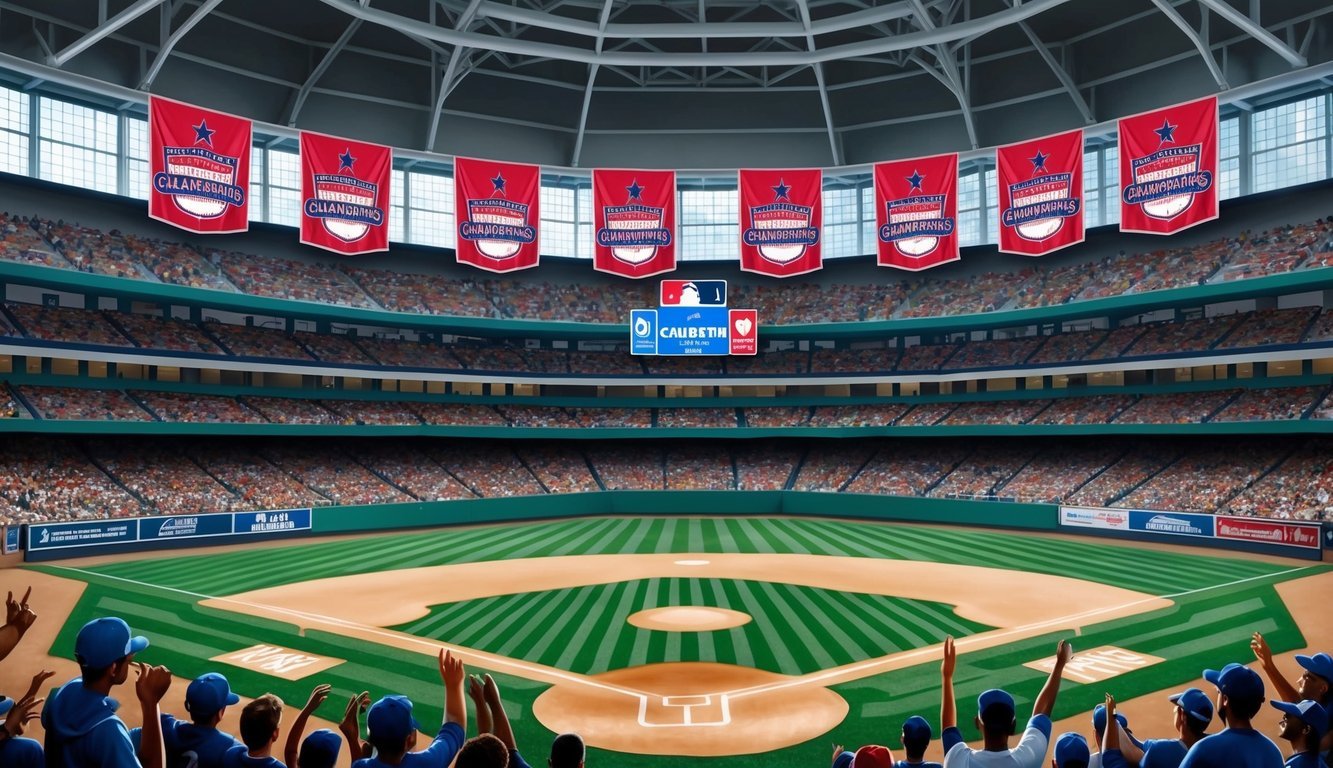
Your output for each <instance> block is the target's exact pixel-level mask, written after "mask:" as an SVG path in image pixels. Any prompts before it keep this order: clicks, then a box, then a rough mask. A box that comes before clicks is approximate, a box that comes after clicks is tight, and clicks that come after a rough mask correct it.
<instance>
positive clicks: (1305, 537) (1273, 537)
mask: <svg viewBox="0 0 1333 768" xmlns="http://www.w3.org/2000/svg"><path fill="white" fill-rule="evenodd" d="M1319 536H1320V526H1319V523H1298V522H1293V521H1290V520H1269V519H1265V518H1255V517H1219V518H1217V538H1219V539H1233V540H1236V541H1260V542H1264V543H1266V544H1285V545H1287V546H1289V547H1304V548H1306V549H1319V546H1320V545H1319Z"/></svg>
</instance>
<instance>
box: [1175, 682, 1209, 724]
mask: <svg viewBox="0 0 1333 768" xmlns="http://www.w3.org/2000/svg"><path fill="white" fill-rule="evenodd" d="M1167 699H1168V700H1169V701H1170V702H1171V703H1172V704H1175V705H1176V706H1177V707H1180V708H1181V709H1183V710H1184V711H1185V714H1187V715H1189V716H1190V717H1192V718H1194V719H1195V720H1198V721H1199V722H1201V723H1203V724H1205V725H1207V724H1208V723H1211V722H1213V702H1212V700H1210V699H1209V698H1208V694H1206V693H1204V692H1203V691H1201V690H1199V689H1198V688H1186V689H1185V690H1183V691H1181V692H1180V693H1175V694H1172V695H1170V696H1168V697H1167Z"/></svg>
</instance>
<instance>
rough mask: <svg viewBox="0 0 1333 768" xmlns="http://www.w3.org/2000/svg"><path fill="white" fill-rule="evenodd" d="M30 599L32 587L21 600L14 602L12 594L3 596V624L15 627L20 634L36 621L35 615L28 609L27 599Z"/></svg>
mask: <svg viewBox="0 0 1333 768" xmlns="http://www.w3.org/2000/svg"><path fill="white" fill-rule="evenodd" d="M30 597H32V587H28V591H26V592H24V593H23V599H22V600H15V599H14V593H13V592H9V593H8V594H7V595H6V596H5V623H6V624H9V625H11V626H14V627H17V628H18V630H19V633H20V634H22V633H23V632H26V631H27V630H28V627H31V626H32V623H33V622H34V621H36V620H37V614H36V613H34V612H33V610H32V609H31V608H29V607H28V598H30Z"/></svg>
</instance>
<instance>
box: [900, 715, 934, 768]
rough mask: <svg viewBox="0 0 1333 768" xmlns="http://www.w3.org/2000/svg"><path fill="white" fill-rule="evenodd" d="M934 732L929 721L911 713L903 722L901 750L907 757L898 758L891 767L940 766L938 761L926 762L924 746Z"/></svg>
mask: <svg viewBox="0 0 1333 768" xmlns="http://www.w3.org/2000/svg"><path fill="white" fill-rule="evenodd" d="M933 735H934V734H933V733H931V731H930V723H928V722H926V718H924V717H922V716H920V715H912V716H911V717H909V718H907V720H906V721H904V722H903V751H904V752H906V753H907V759H905V760H899V761H898V762H897V763H895V764H894V766H893V768H941V766H940V764H939V763H931V762H926V747H928V746H930V739H931V737H932V736H933Z"/></svg>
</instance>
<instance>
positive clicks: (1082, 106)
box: [0, 0, 1333, 168]
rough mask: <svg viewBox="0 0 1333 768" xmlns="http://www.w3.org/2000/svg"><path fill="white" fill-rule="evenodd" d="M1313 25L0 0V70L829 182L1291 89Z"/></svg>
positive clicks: (513, 150)
mask: <svg viewBox="0 0 1333 768" xmlns="http://www.w3.org/2000/svg"><path fill="white" fill-rule="evenodd" d="M1330 14H1333V5H1330V4H1328V3H1327V2H1325V0H1262V1H1261V0H1248V2H1244V3H1241V4H1240V5H1237V4H1236V0H1230V2H1229V0H1115V1H1114V2H1106V1H1105V0H1027V2H1022V1H1021V0H891V1H889V2H884V1H883V0H282V1H281V2H274V0H98V1H97V2H92V1H91V0H0V20H3V22H4V23H3V25H0V52H3V53H5V54H9V55H11V56H13V57H17V59H20V60H23V61H26V62H30V63H33V64H37V65H42V66H45V67H51V68H55V69H58V70H60V71H63V72H74V73H80V74H83V75H87V76H90V77H93V78H96V79H97V80H100V81H104V82H107V83H110V84H113V85H116V86H120V87H127V88H133V89H138V90H142V91H146V92H152V93H160V94H163V95H167V96H171V97H174V98H179V99H183V100H188V101H193V102H196V103H200V104H204V105H207V106H212V107H216V108H222V109H228V110H231V111H234V112H237V113H239V114H244V115H246V116H250V117H253V118H256V119H259V120H262V121H266V122H271V123H276V124H280V125H292V126H296V127H302V128H313V129H318V130H323V131H328V132H334V133H340V134H342V135H347V136H352V137H356V138H363V139H368V140H376V141H382V142H385V143H388V144H392V145H394V146H396V147H402V148H408V149H428V150H434V151H439V152H446V153H450V154H478V155H486V156H491V157H501V158H506V159H514V160H528V161H536V162H542V163H546V164H550V165H569V166H585V167H586V166H591V165H595V164H613V163H618V164H629V163H636V164H638V165H654V166H663V167H672V166H679V167H694V168H699V167H728V166H730V167H734V166H736V165H740V164H746V163H753V164H763V165H776V164H790V165H799V164H808V165H843V164H847V163H862V162H868V161H872V160H877V159H885V158H889V157H902V156H906V155H910V154H913V153H920V152H932V151H947V150H966V149H969V148H975V147H984V146H991V145H995V144H1001V143H1005V142H1008V141H1015V140H1019V139H1024V138H1030V137H1032V136H1035V135H1040V134H1042V133H1046V132H1051V131H1055V130H1060V129H1065V128H1072V127H1077V126H1079V125H1092V124H1095V123H1099V122H1102V121H1105V120H1108V119H1111V118H1115V117H1119V116H1122V115H1125V114H1131V113H1133V112H1136V111H1139V110H1142V109H1147V108H1152V107H1156V106H1161V105H1163V104H1167V103H1171V102H1174V101H1180V100H1184V99H1187V98H1191V97H1195V96H1200V95H1204V94H1207V93H1214V92H1219V91H1222V92H1225V91H1227V90H1229V89H1233V88H1236V87H1237V86H1242V85H1244V84H1246V83H1251V82H1255V81H1258V80H1263V79H1265V78H1271V77H1273V76H1277V75H1282V74H1284V73H1290V72H1293V71H1301V70H1305V69H1307V68H1309V67H1311V66H1312V65H1315V64H1320V63H1323V62H1328V61H1330V60H1333V35H1330V29H1333V24H1330V19H1331V18H1333V16H1331V15H1330ZM1327 84H1328V83H1324V85H1325V86H1326V85H1327ZM1242 106H1245V105H1244V104H1242Z"/></svg>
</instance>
